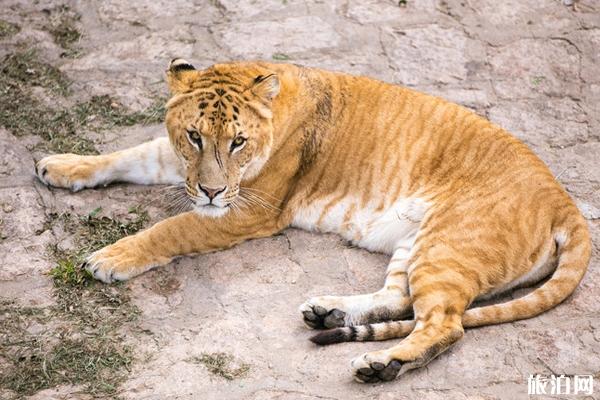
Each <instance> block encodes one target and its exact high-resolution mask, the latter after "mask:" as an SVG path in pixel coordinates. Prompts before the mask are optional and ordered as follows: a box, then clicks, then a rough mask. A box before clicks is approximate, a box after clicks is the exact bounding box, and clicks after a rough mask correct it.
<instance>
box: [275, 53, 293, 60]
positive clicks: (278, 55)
mask: <svg viewBox="0 0 600 400" xmlns="http://www.w3.org/2000/svg"><path fill="white" fill-rule="evenodd" d="M271 57H272V58H273V60H276V61H287V60H289V59H290V58H291V57H290V56H288V55H287V54H284V53H275V54H273V55H272V56H271Z"/></svg>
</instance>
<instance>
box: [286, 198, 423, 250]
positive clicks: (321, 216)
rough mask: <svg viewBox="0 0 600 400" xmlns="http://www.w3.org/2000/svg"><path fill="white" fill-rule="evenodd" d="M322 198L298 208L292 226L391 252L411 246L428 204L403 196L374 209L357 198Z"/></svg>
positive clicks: (372, 248) (407, 248)
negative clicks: (333, 234)
mask: <svg viewBox="0 0 600 400" xmlns="http://www.w3.org/2000/svg"><path fill="white" fill-rule="evenodd" d="M331 200H332V199H331V198H326V199H322V200H319V201H316V202H313V203H312V204H310V205H308V206H306V207H302V208H300V209H299V210H298V211H297V212H296V215H295V217H294V220H293V222H292V226H295V227H298V228H302V229H306V230H310V231H319V232H332V233H338V234H340V235H342V236H343V237H345V238H346V239H348V240H350V241H352V242H353V243H354V244H356V245H358V246H360V247H363V248H366V249H368V250H371V251H379V252H383V253H388V254H391V253H393V252H394V251H396V250H398V249H404V250H406V251H409V250H410V248H411V247H412V246H413V244H414V241H415V237H416V235H417V232H418V230H419V226H420V224H421V221H422V219H423V216H424V215H425V212H426V211H427V209H428V204H427V203H426V202H425V201H423V200H421V199H419V198H404V199H399V200H397V201H396V202H394V203H392V204H391V205H390V206H389V207H388V208H386V209H383V210H379V211H377V209H376V206H374V205H371V204H367V205H366V206H365V207H362V208H359V205H360V200H359V199H357V198H354V197H347V198H344V199H342V200H339V201H337V202H336V203H335V204H333V205H332V204H331Z"/></svg>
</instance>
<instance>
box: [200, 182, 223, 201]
mask: <svg viewBox="0 0 600 400" xmlns="http://www.w3.org/2000/svg"><path fill="white" fill-rule="evenodd" d="M198 187H199V188H200V190H202V192H203V193H204V194H205V195H206V196H207V197H208V198H209V200H212V199H214V198H215V197H217V195H218V194H219V193H222V192H224V191H225V189H227V186H223V187H220V188H210V187H208V186H202V185H200V184H199V185H198Z"/></svg>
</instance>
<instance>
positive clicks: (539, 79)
mask: <svg viewBox="0 0 600 400" xmlns="http://www.w3.org/2000/svg"><path fill="white" fill-rule="evenodd" d="M545 80H546V77H545V76H541V75H539V76H534V77H533V78H531V84H532V85H534V86H538V85H539V84H541V83H542V82H544V81H545Z"/></svg>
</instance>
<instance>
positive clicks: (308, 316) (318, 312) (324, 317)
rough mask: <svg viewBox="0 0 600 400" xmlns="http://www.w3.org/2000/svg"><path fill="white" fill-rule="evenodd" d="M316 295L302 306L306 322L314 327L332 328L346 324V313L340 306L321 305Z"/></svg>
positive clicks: (301, 309)
mask: <svg viewBox="0 0 600 400" xmlns="http://www.w3.org/2000/svg"><path fill="white" fill-rule="evenodd" d="M318 300H319V298H318V297H316V298H314V299H311V300H309V301H307V302H306V303H304V304H302V305H301V306H300V312H301V313H302V317H303V318H304V323H305V324H306V325H308V326H309V327H310V328H313V329H330V328H338V327H341V326H346V313H345V312H344V311H342V310H340V309H338V308H328V307H326V306H325V305H321V304H319V303H322V302H319V301H318Z"/></svg>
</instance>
